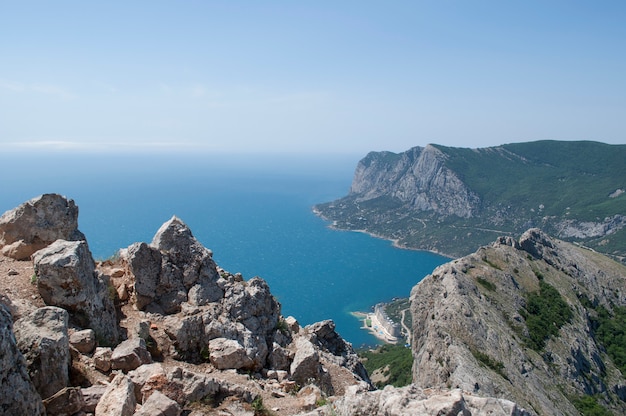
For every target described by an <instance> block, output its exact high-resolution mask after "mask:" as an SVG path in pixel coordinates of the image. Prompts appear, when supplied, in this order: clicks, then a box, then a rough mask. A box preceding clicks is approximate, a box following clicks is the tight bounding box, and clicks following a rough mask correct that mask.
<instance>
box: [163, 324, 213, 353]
mask: <svg viewBox="0 0 626 416" xmlns="http://www.w3.org/2000/svg"><path fill="white" fill-rule="evenodd" d="M163 329H164V331H165V333H166V334H167V335H168V336H169V337H170V339H171V340H172V341H173V342H174V346H175V348H176V351H178V353H176V352H174V353H173V354H172V355H174V356H176V357H177V358H181V359H184V358H188V359H194V358H195V359H196V360H197V361H199V356H200V353H201V351H202V350H203V349H205V348H206V345H207V344H208V343H207V342H206V341H205V336H204V323H203V319H202V315H200V314H197V315H192V316H178V315H171V316H168V317H167V318H165V321H164V324H163ZM194 354H195V355H196V356H195V357H192V356H193V355H194ZM204 355H206V354H204Z"/></svg>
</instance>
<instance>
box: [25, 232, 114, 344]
mask: <svg viewBox="0 0 626 416" xmlns="http://www.w3.org/2000/svg"><path fill="white" fill-rule="evenodd" d="M33 263H34V266H35V274H36V275H37V288H38V290H39V294H40V295H41V297H42V298H43V300H44V302H45V303H46V304H47V305H53V306H58V307H61V308H64V309H67V310H68V311H69V312H70V313H71V314H72V318H73V319H75V320H76V321H77V322H76V323H77V324H78V325H80V326H82V327H84V328H92V329H93V330H94V331H95V333H96V338H97V339H98V340H99V341H100V342H104V343H107V344H115V343H117V340H118V338H119V332H118V327H117V320H116V313H115V307H114V305H113V296H112V295H111V293H112V292H111V290H112V286H110V282H109V280H108V278H107V277H106V276H104V275H100V274H99V273H97V272H96V266H95V263H94V260H93V257H92V255H91V252H90V251H89V247H88V246H87V242H86V241H66V240H57V241H55V242H54V243H52V244H51V245H49V246H48V247H46V248H44V249H42V250H39V251H38V252H36V253H35V254H34V255H33Z"/></svg>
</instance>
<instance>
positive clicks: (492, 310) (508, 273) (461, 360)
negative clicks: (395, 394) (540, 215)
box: [411, 229, 626, 415]
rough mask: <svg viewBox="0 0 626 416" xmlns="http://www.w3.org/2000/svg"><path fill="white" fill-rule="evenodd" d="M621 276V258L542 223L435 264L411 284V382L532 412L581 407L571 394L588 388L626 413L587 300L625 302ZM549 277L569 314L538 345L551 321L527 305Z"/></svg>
mask: <svg viewBox="0 0 626 416" xmlns="http://www.w3.org/2000/svg"><path fill="white" fill-rule="evenodd" d="M624 277H626V268H625V267H624V266H622V265H620V264H619V263H615V262H613V261H611V260H610V259H608V258H606V257H604V256H601V255H599V254H597V253H593V252H591V251H588V250H585V249H582V248H578V247H576V246H573V245H571V244H569V243H565V242H563V241H559V240H555V239H552V238H550V237H548V236H547V235H546V234H544V233H543V232H541V231H540V230H538V229H531V230H529V231H527V232H526V233H524V234H523V235H522V236H521V238H520V239H519V241H515V240H513V239H511V238H501V239H498V240H497V241H496V242H495V243H494V244H492V245H490V246H485V247H482V248H480V249H479V250H478V251H477V252H476V253H474V254H472V255H469V256H466V257H463V258H460V259H458V260H454V261H452V262H450V263H447V264H445V265H443V266H440V267H438V268H437V269H435V270H434V271H433V273H432V274H431V275H429V276H427V277H426V278H425V279H424V280H423V281H422V282H420V283H419V284H418V285H417V286H415V288H414V289H413V291H412V292H411V312H412V314H413V322H414V324H413V325H414V326H413V334H412V339H413V340H414V343H413V345H412V348H413V356H414V364H413V381H414V383H415V384H416V385H417V387H420V388H424V389H426V388H438V389H445V388H449V387H452V388H459V389H462V390H463V391H467V392H472V394H474V395H477V396H491V397H497V398H505V399H508V400H512V401H514V402H515V403H517V404H518V405H520V406H522V407H524V408H525V409H527V411H528V412H530V413H531V414H551V415H566V414H577V412H578V410H576V407H575V405H574V403H573V400H574V399H575V398H577V397H582V396H584V395H589V394H595V395H597V397H599V398H600V399H599V402H600V404H601V405H603V406H605V407H607V408H608V409H610V410H612V411H613V412H615V413H616V414H621V413H624V412H625V411H626V402H625V401H623V399H621V398H619V395H618V394H616V392H617V391H619V389H620V386H623V385H624V384H625V381H626V380H624V377H623V375H622V374H621V373H620V372H619V370H618V369H617V368H616V365H615V363H614V362H613V361H612V359H611V357H610V356H609V355H607V353H606V349H605V348H604V347H603V346H602V345H601V344H600V341H598V340H597V339H596V338H595V334H594V329H593V326H592V325H591V323H590V317H592V316H594V314H595V312H594V310H593V309H588V308H587V307H586V306H585V305H589V304H595V305H603V306H604V307H605V308H606V309H607V310H609V311H610V310H612V308H613V307H615V306H626V280H625V279H624ZM546 285H549V287H551V288H554V289H555V290H556V291H557V292H558V294H559V296H560V297H561V298H562V299H563V301H564V302H565V304H566V305H567V308H569V309H570V310H571V312H572V315H571V319H569V320H566V321H565V323H564V324H563V326H562V327H561V328H560V330H557V331H555V333H556V335H555V336H549V337H548V338H546V339H545V341H544V342H545V345H544V346H541V345H543V344H541V343H540V344H539V346H540V347H539V348H538V347H537V343H534V344H533V342H532V341H531V340H532V339H536V338H533V337H534V336H535V335H536V331H537V329H536V328H537V326H545V325H556V324H554V323H553V321H552V320H551V321H550V322H544V323H540V324H539V325H537V324H533V326H531V325H530V324H529V321H527V319H530V318H529V315H528V312H526V308H527V307H528V302H529V296H530V295H531V294H535V295H537V294H541V291H542V290H547V289H541V288H542V287H543V288H545V287H547V286H546ZM551 299H553V300H551V302H553V303H554V302H556V301H555V300H554V297H553V298H551ZM586 302H590V303H586ZM528 308H529V307H528ZM550 319H552V318H550ZM535 322H536V321H535ZM533 345H534V346H535V347H534V348H531V346H533Z"/></svg>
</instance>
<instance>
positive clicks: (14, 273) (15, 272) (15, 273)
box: [9, 269, 19, 276]
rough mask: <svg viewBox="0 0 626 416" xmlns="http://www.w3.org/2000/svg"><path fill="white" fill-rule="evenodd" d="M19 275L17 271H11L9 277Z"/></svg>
mask: <svg viewBox="0 0 626 416" xmlns="http://www.w3.org/2000/svg"><path fill="white" fill-rule="evenodd" d="M18 274H19V273H18V272H17V270H15V269H9V276H17V275H18Z"/></svg>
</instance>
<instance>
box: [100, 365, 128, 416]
mask: <svg viewBox="0 0 626 416" xmlns="http://www.w3.org/2000/svg"><path fill="white" fill-rule="evenodd" d="M135 405H136V402H135V393H134V391H133V383H132V381H130V378H129V377H128V376H126V375H124V374H121V373H120V374H117V375H116V376H115V378H114V379H113V380H112V381H111V384H109V386H108V387H107V389H106V391H105V392H104V394H103V395H102V397H101V398H100V401H99V402H98V405H97V406H96V412H95V413H96V415H98V416H132V415H133V414H134V413H135Z"/></svg>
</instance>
